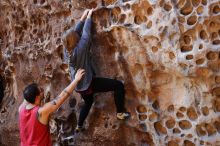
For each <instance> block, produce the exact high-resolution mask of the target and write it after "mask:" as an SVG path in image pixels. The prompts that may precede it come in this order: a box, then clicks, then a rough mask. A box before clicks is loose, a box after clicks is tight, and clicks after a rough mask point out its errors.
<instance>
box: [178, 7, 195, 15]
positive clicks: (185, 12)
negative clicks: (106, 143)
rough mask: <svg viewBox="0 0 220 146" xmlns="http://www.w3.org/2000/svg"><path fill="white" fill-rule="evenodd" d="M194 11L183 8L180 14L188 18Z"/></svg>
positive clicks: (191, 8)
mask: <svg viewBox="0 0 220 146" xmlns="http://www.w3.org/2000/svg"><path fill="white" fill-rule="evenodd" d="M192 11H193V7H191V6H187V7H183V8H182V9H181V10H180V13H181V14H183V15H185V16H186V15H189V14H190V13H192Z"/></svg>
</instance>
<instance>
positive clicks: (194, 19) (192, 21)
mask: <svg viewBox="0 0 220 146" xmlns="http://www.w3.org/2000/svg"><path fill="white" fill-rule="evenodd" d="M196 22H197V16H195V15H194V16H190V17H189V18H188V20H187V24H188V25H194V24H195V23H196Z"/></svg>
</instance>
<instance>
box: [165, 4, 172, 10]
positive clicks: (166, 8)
mask: <svg viewBox="0 0 220 146" xmlns="http://www.w3.org/2000/svg"><path fill="white" fill-rule="evenodd" d="M171 9H172V6H171V5H169V4H165V5H164V10H166V11H170V10H171Z"/></svg>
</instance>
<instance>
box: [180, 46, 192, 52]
mask: <svg viewBox="0 0 220 146" xmlns="http://www.w3.org/2000/svg"><path fill="white" fill-rule="evenodd" d="M192 49H193V47H192V46H182V47H181V52H189V51H192Z"/></svg>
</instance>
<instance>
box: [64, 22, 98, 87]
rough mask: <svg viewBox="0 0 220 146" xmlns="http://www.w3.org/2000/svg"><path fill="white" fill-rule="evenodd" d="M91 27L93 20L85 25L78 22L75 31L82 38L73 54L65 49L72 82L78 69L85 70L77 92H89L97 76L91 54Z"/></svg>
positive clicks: (65, 57)
mask: <svg viewBox="0 0 220 146" xmlns="http://www.w3.org/2000/svg"><path fill="white" fill-rule="evenodd" d="M91 25H92V20H91V18H89V19H86V21H85V24H84V22H82V21H80V22H78V23H77V24H76V27H75V31H76V32H77V33H78V34H79V36H80V40H79V42H78V44H77V45H76V47H75V48H73V51H72V54H69V53H68V51H67V50H66V49H64V59H65V61H66V62H68V63H69V67H70V74H71V80H72V81H73V80H74V78H75V75H76V72H77V70H78V69H80V68H82V69H85V75H84V77H83V78H82V79H81V80H80V82H79V83H78V84H77V86H76V88H75V90H76V91H85V90H87V89H88V87H89V85H90V84H91V81H92V78H93V76H94V74H95V73H94V69H93V67H92V59H91V54H90V43H91Z"/></svg>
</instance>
